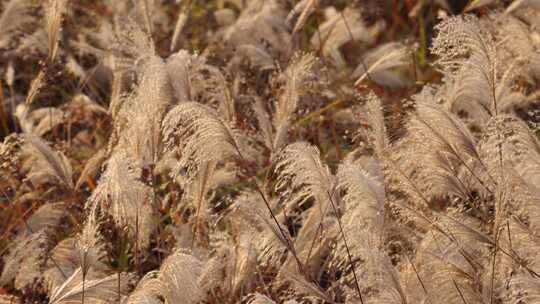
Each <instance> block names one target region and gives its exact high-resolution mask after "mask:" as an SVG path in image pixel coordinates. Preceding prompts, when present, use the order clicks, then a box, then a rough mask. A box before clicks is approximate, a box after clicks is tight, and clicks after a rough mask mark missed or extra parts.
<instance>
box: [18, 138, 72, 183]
mask: <svg viewBox="0 0 540 304" xmlns="http://www.w3.org/2000/svg"><path fill="white" fill-rule="evenodd" d="M20 136H21V138H22V140H23V142H24V145H23V148H22V149H23V154H24V155H25V156H26V157H27V158H28V162H29V163H28V168H29V173H28V175H27V179H29V180H36V181H41V180H42V179H49V180H53V181H54V182H57V183H58V184H60V185H62V186H64V187H66V188H68V189H73V178H72V175H73V171H72V169H71V164H70V163H69V160H68V159H67V157H66V156H64V154H63V153H61V152H56V151H54V150H53V149H52V148H50V147H49V146H48V145H47V143H46V142H45V141H44V140H43V139H41V138H39V137H37V136H35V135H31V134H22V135H20Z"/></svg>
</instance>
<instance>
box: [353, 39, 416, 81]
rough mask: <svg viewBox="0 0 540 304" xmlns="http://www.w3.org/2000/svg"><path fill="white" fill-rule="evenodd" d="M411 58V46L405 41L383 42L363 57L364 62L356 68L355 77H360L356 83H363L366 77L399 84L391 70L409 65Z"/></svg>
mask: <svg viewBox="0 0 540 304" xmlns="http://www.w3.org/2000/svg"><path fill="white" fill-rule="evenodd" d="M410 58H411V57H410V51H409V47H408V46H406V45H404V44H403V43H400V42H390V43H387V44H383V45H381V46H379V47H377V48H375V49H373V50H371V51H369V52H368V53H367V54H366V55H365V56H364V58H363V59H362V64H360V65H359V66H358V67H357V68H356V70H354V72H353V77H358V79H357V80H356V82H355V85H359V84H361V83H362V82H363V81H364V80H365V79H366V78H369V79H371V80H373V81H375V82H377V83H378V84H381V85H389V86H392V85H394V84H399V82H397V81H396V80H395V78H394V77H392V74H390V72H389V70H391V69H394V68H398V67H403V66H406V65H408V64H409V60H410Z"/></svg>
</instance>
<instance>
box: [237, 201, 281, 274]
mask: <svg viewBox="0 0 540 304" xmlns="http://www.w3.org/2000/svg"><path fill="white" fill-rule="evenodd" d="M276 203H277V202H276ZM271 207H272V208H275V204H274V202H271ZM231 208H232V209H231V212H230V216H229V218H230V221H231V222H232V223H233V226H234V227H235V229H237V230H238V231H240V233H241V235H240V239H241V240H244V239H250V240H258V241H257V242H252V243H251V244H252V245H253V246H254V249H255V251H256V253H257V255H258V256H257V260H258V263H259V265H261V266H271V265H274V264H275V263H278V261H279V259H280V258H281V256H282V253H283V252H284V251H285V248H286V246H287V240H286V239H283V238H282V236H281V233H280V232H279V227H277V225H276V224H275V223H273V222H272V219H271V218H270V215H269V214H268V209H267V208H266V206H265V205H264V203H263V202H262V200H261V197H260V196H259V195H258V194H256V193H253V192H244V193H241V195H239V196H238V197H237V198H236V200H235V204H234V205H233V206H231Z"/></svg>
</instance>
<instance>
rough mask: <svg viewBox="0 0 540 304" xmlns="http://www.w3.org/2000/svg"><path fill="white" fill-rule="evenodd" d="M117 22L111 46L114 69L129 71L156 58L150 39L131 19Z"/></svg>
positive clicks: (152, 42)
mask: <svg viewBox="0 0 540 304" xmlns="http://www.w3.org/2000/svg"><path fill="white" fill-rule="evenodd" d="M124 21H125V22H122V23H120V22H118V23H117V24H116V25H117V27H116V29H115V38H114V42H113V44H112V46H111V49H112V52H113V54H114V58H115V61H114V64H115V68H117V69H119V70H130V69H133V68H134V67H137V65H138V63H140V62H144V61H146V60H148V59H150V58H153V57H155V56H156V48H155V46H154V41H153V40H152V37H151V36H150V35H149V34H148V33H147V32H145V31H144V30H143V29H142V28H141V27H140V26H139V25H138V24H137V23H136V22H135V21H133V20H132V19H129V18H128V19H127V20H124Z"/></svg>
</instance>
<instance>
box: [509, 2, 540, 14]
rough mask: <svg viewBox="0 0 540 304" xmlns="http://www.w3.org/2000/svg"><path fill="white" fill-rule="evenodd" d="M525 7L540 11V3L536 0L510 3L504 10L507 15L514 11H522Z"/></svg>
mask: <svg viewBox="0 0 540 304" xmlns="http://www.w3.org/2000/svg"><path fill="white" fill-rule="evenodd" d="M527 7H529V8H532V9H536V10H539V9H540V1H538V0H515V1H514V2H512V4H510V5H509V6H508V7H507V8H506V11H505V12H506V13H507V14H509V13H512V12H514V11H517V10H521V9H524V8H527Z"/></svg>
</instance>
